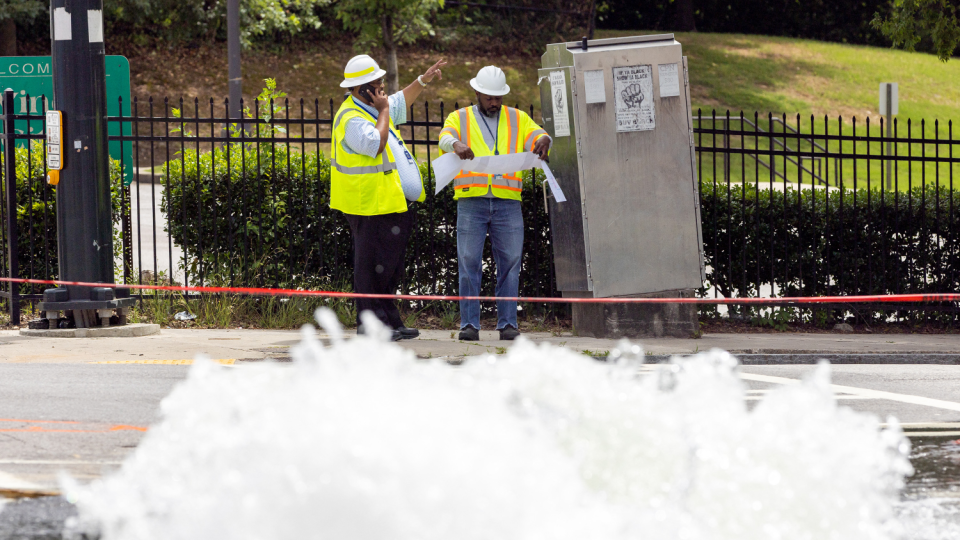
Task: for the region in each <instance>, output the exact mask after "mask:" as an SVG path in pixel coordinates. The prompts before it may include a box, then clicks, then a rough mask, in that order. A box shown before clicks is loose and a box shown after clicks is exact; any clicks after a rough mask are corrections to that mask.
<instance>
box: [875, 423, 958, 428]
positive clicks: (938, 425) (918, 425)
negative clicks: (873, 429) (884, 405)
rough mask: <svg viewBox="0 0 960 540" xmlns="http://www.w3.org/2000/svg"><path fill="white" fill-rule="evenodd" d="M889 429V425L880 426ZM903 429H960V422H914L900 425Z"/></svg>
mask: <svg viewBox="0 0 960 540" xmlns="http://www.w3.org/2000/svg"><path fill="white" fill-rule="evenodd" d="M880 425H881V426H883V427H887V425H888V424H880ZM899 425H900V427H902V428H903V429H949V428H954V429H960V422H913V423H905V424H899Z"/></svg>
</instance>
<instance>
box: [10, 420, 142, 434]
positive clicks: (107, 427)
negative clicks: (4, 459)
mask: <svg viewBox="0 0 960 540" xmlns="http://www.w3.org/2000/svg"><path fill="white" fill-rule="evenodd" d="M0 422H6V423H14V424H28V425H27V426H20V427H15V428H2V427H0V433H112V432H115V431H147V428H145V427H143V426H131V425H128V424H112V425H111V424H103V423H99V422H76V421H67V420H14V419H0ZM37 424H57V425H64V424H66V425H70V426H80V425H86V426H89V427H95V428H96V429H78V428H50V427H46V426H43V425H37Z"/></svg>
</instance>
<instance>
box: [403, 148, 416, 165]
mask: <svg viewBox="0 0 960 540" xmlns="http://www.w3.org/2000/svg"><path fill="white" fill-rule="evenodd" d="M403 153H404V154H406V156H407V163H409V164H410V165H416V163H415V162H414V161H413V156H411V155H410V151H409V150H407V147H406V146H404V147H403Z"/></svg>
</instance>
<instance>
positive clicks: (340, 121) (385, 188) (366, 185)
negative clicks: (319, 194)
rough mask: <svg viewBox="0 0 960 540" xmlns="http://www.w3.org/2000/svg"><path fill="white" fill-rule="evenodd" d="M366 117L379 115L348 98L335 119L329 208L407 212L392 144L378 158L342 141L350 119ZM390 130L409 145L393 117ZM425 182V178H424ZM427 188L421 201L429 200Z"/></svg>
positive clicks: (354, 211) (365, 213) (373, 213)
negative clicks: (352, 149) (351, 148)
mask: <svg viewBox="0 0 960 540" xmlns="http://www.w3.org/2000/svg"><path fill="white" fill-rule="evenodd" d="M358 117H359V118H363V119H364V120H367V121H368V122H372V123H374V124H376V123H377V120H376V118H374V117H373V116H371V115H370V113H368V112H367V111H365V110H363V108H361V107H360V106H359V105H357V104H356V102H354V100H353V96H350V97H348V98H347V99H346V100H345V101H344V102H343V105H341V106H340V109H339V110H338V111H337V115H336V117H335V119H334V121H333V144H332V146H333V155H332V156H331V158H330V208H333V209H334V210H340V211H341V212H343V213H344V214H353V215H357V216H377V215H380V214H393V213H396V212H406V211H407V199H406V197H404V196H403V187H402V186H401V184H400V174H399V173H398V172H397V163H396V160H395V159H394V157H393V152H391V151H390V144H389V143H388V144H387V145H386V146H384V147H383V152H382V153H381V155H379V156H377V157H370V156H365V155H363V154H356V153H350V152H347V151H346V150H344V148H343V140H344V138H345V137H346V133H347V122H348V121H349V120H350V119H351V118H358ZM390 131H391V132H393V134H394V135H396V137H397V139H399V140H400V143H401V144H403V145H404V147H406V143H404V142H403V137H401V136H400V133H399V132H398V131H397V128H396V126H394V125H393V119H392V118H391V119H390ZM421 182H422V179H421ZM426 196H427V194H426V190H425V189H424V190H422V191H421V192H420V198H419V199H417V200H418V202H419V201H423V200H424V199H426Z"/></svg>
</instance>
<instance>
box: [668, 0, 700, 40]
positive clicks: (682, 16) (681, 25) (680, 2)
mask: <svg viewBox="0 0 960 540" xmlns="http://www.w3.org/2000/svg"><path fill="white" fill-rule="evenodd" d="M674 27H675V28H676V29H677V30H679V31H680V32H696V31H697V23H696V21H695V20H694V19H693V0H677V14H676V20H675V23H674Z"/></svg>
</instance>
